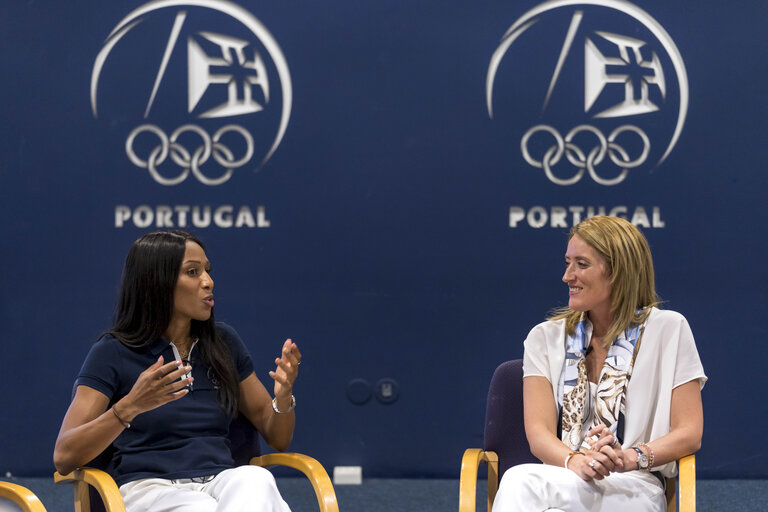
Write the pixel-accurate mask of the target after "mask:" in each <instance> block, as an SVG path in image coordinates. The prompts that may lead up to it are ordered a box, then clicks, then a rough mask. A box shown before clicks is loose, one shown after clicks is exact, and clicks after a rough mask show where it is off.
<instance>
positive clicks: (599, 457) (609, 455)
mask: <svg viewBox="0 0 768 512" xmlns="http://www.w3.org/2000/svg"><path fill="white" fill-rule="evenodd" d="M623 464H624V461H623V460H622V458H621V457H620V456H619V455H618V454H617V453H616V451H615V450H613V449H612V448H611V447H609V446H604V447H603V448H602V449H601V450H600V451H599V452H594V451H590V452H587V453H584V454H581V455H574V456H573V457H571V458H570V460H569V461H568V469H570V470H571V471H573V472H574V473H576V474H577V475H579V477H580V478H581V479H582V480H585V481H587V482H589V481H591V480H602V479H603V478H605V477H607V476H608V475H610V474H611V473H613V472H614V471H621V470H622V468H623Z"/></svg>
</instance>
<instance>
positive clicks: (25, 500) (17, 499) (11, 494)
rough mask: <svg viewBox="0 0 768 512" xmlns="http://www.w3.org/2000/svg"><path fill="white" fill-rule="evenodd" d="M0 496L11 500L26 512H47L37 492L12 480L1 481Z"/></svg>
mask: <svg viewBox="0 0 768 512" xmlns="http://www.w3.org/2000/svg"><path fill="white" fill-rule="evenodd" d="M0 498H5V499H7V500H11V501H12V502H14V503H15V504H17V505H18V506H20V507H21V510H23V511H24V512H45V507H44V506H43V503H42V502H41V501H40V499H39V498H38V497H37V496H35V493H33V492H32V491H30V490H29V489H27V488H26V487H23V486H21V485H17V484H14V483H11V482H0Z"/></svg>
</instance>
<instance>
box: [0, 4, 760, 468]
mask: <svg viewBox="0 0 768 512" xmlns="http://www.w3.org/2000/svg"><path fill="white" fill-rule="evenodd" d="M766 16H768V9H766V4H765V2H762V1H757V0H751V1H744V2H730V3H723V2H716V1H714V0H703V1H700V2H697V3H696V4H695V6H693V5H692V4H690V2H679V1H668V0H667V1H661V0H637V1H636V2H635V3H634V4H633V3H629V2H624V1H619V0H589V1H582V2H578V1H566V0H561V1H558V0H551V1H548V2H543V3H537V1H535V0H534V1H528V0H524V1H498V0H483V1H476V0H475V1H469V0H466V1H457V2H441V1H438V0H421V1H413V0H410V1H398V0H395V1H389V2H378V3H377V2H371V1H368V2H354V1H336V2H295V1H294V2H283V1H274V0H266V1H259V2H256V1H252V0H238V3H229V2H224V1H218V0H196V1H177V0H165V1H163V0H157V1H154V2H149V3H147V4H142V2H141V1H133V0H131V1H126V0H122V1H119V2H97V1H90V0H88V1H86V0H81V1H77V2H4V3H3V5H2V6H1V7H0V66H1V67H0V69H2V70H3V76H2V77H0V93H2V96H1V97H0V105H2V107H1V108H2V109H1V110H0V113H1V115H2V120H3V124H2V127H0V130H1V131H2V137H0V223H1V224H0V229H1V230H2V231H0V232H1V233H2V245H1V249H0V262H2V268H3V272H0V290H1V292H0V293H1V295H0V296H1V297H2V299H0V325H2V326H3V327H4V328H3V340H2V345H0V346H1V347H2V348H1V349H0V387H1V388H2V389H3V393H2V411H3V412H2V414H0V471H3V472H6V471H9V472H12V473H14V474H20V475H47V474H50V473H51V471H52V470H53V468H52V463H51V453H52V448H53V443H54V440H55V437H56V433H57V430H58V426H59V423H60V421H61V418H62V416H63V414H64V412H65V410H66V407H67V403H68V401H69V394H70V387H71V383H72V381H73V379H74V378H75V376H76V374H77V371H78V369H79V367H80V364H81V362H82V360H83V358H84V356H85V354H86V353H87V351H88V348H89V346H90V345H91V344H92V343H93V342H94V340H95V339H96V337H97V336H98V334H99V333H100V332H101V331H102V330H104V329H105V328H108V327H109V325H110V322H111V319H112V314H113V310H114V303H115V297H116V293H117V287H118V284H119V277H120V271H121V267H122V261H123V258H124V256H125V253H126V251H127V249H128V247H129V245H130V243H131V242H132V241H133V240H134V239H136V238H137V237H138V236H139V235H141V234H142V233H144V232H146V231H148V230H150V229H154V228H158V227H160V228H162V227H168V226H169V225H170V224H173V225H174V226H180V225H182V224H186V227H187V228H188V229H192V230H193V231H195V232H196V233H197V234H198V235H199V236H200V237H201V238H202V239H203V240H204V241H205V242H206V243H207V244H208V246H209V251H208V256H209V258H210V259H211V261H212V263H213V266H214V278H215V281H216V297H217V302H216V316H217V318H218V319H221V320H225V321H227V322H228V323H230V324H232V325H233V326H235V327H236V328H237V329H238V330H239V331H240V333H241V335H242V336H243V338H244V339H245V340H246V342H247V344H248V346H249V347H250V349H251V351H252V352H253V354H254V357H255V359H256V361H257V367H258V372H259V376H260V377H261V378H262V379H263V380H264V382H265V383H267V385H269V383H268V382H267V381H268V380H269V377H268V375H267V372H268V371H269V370H270V369H271V367H270V362H271V361H272V360H273V358H274V357H275V355H276V353H277V351H278V350H279V348H280V345H281V343H282V341H283V340H284V339H285V337H289V336H290V337H292V338H293V339H294V340H295V341H296V342H297V343H298V344H299V345H300V347H301V349H302V352H303V353H304V364H303V365H302V372H301V375H300V378H299V381H298V382H297V385H296V389H295V392H296V396H297V400H298V409H297V413H298V426H297V431H296V436H295V442H294V445H293V448H294V449H295V450H297V451H304V452H307V453H310V454H312V455H314V456H316V457H317V458H318V459H319V460H320V461H321V462H323V463H324V464H325V465H326V466H327V467H332V466H335V465H362V466H363V471H364V474H365V475H366V476H442V477H456V476H457V475H458V472H459V462H460V457H461V453H462V451H463V450H464V449H465V448H467V447H476V446H480V445H481V440H482V439H481V438H482V429H483V418H484V410H485V395H486V391H487V386H488V382H489V379H490V376H491V374H492V372H493V369H494V368H495V366H496V365H497V364H499V363H500V362H502V361H504V360H507V359H512V358H517V357H521V356H522V340H523V339H524V337H525V335H526V333H527V332H528V330H529V329H530V328H531V327H532V326H533V325H534V324H536V323H537V322H539V321H541V320H542V319H543V318H544V317H545V315H546V314H547V312H548V311H549V310H550V309H551V308H553V307H556V306H560V305H563V304H564V303H565V302H566V300H567V294H566V288H565V287H564V286H563V285H562V283H561V282H560V277H561V271H562V255H563V253H564V250H565V245H566V234H567V230H568V228H569V227H570V226H571V225H572V224H573V222H574V219H575V215H576V214H578V215H580V216H584V215H586V214H587V213H588V212H589V211H590V209H592V211H595V212H598V211H601V210H600V208H601V207H602V208H604V209H605V211H607V212H611V211H613V212H614V213H617V214H622V215H627V216H628V217H629V218H634V220H635V221H636V222H638V223H639V224H640V225H642V226H644V227H645V229H644V232H645V233H646V235H647V237H648V239H649V241H650V243H651V245H652V248H653V250H654V254H655V261H656V270H657V282H658V289H659V292H660V294H661V295H662V297H663V298H664V299H665V301H666V307H668V308H671V309H675V310H678V311H680V312H681V313H683V314H684V315H686V316H687V318H688V319H689V321H690V323H691V325H692V327H693V330H694V334H695V335H696V339H697V343H698V346H699V350H700V353H701V357H702V360H703V363H704V366H705V369H706V371H707V374H708V375H709V377H710V382H709V383H708V384H707V386H706V388H705V389H704V394H703V396H704V405H705V418H706V421H705V433H704V443H703V448H702V451H701V452H700V456H699V458H698V471H699V475H700V476H703V477H716V478H723V477H762V478H765V477H766V476H768V472H766V469H765V465H764V464H762V463H761V461H762V460H763V459H764V455H765V453H763V452H764V451H765V450H764V448H761V447H760V446H761V445H760V443H759V442H757V444H756V441H759V440H760V439H761V438H762V435H761V434H762V429H761V426H762V424H763V423H764V421H765V420H766V418H768V414H767V412H766V408H765V405H764V400H762V399H760V398H759V396H758V390H759V389H761V388H762V385H761V376H762V375H763V374H764V373H765V372H764V369H763V367H764V364H765V361H766V356H768V353H767V351H766V348H765V342H764V338H765V337H766V333H767V330H766V328H765V322H764V318H763V315H764V314H765V311H766V309H768V300H767V297H768V294H766V292H765V290H764V289H763V288H764V286H765V283H766V281H768V272H766V265H765V260H766V257H767V256H768V250H767V243H766V238H765V232H766V229H765V227H766V223H767V222H768V215H766V208H765V200H764V196H765V193H766V190H767V188H766V186H767V185H768V178H767V177H766V167H765V162H766V160H767V159H768V151H767V150H766V147H767V145H766V144H765V141H764V139H765V134H766V114H767V112H766V107H767V106H768V99H766V95H765V83H766V78H768V74H767V71H766V66H765V63H766V59H767V58H768V52H767V51H766V50H767V49H768V48H767V47H768V41H766V37H765V29H764V21H765V19H766ZM508 31H509V32H508ZM491 81H492V86H491V87H489V82H491ZM627 84H631V88H630V87H629V86H627ZM550 89H551V92H550V93H548V91H549V90H550ZM153 91H154V92H153ZM489 104H490V107H491V108H490V110H492V115H491V113H490V112H489ZM147 125H151V126H152V127H154V128H148V129H147V128H142V127H145V126H147ZM187 125H194V127H193V128H189V127H188V126H187ZM233 126H234V128H227V129H225V130H224V132H222V133H220V134H219V135H220V137H219V143H215V141H214V138H215V134H216V133H217V132H219V131H220V130H222V129H224V128H225V127H233ZM537 126H546V127H549V128H543V129H537V128H536V127H537ZM584 126H587V128H584ZM626 126H629V127H630V128H621V127H626ZM185 127H186V128H185ZM579 127H581V128H579ZM617 130H618V131H617ZM175 131H176V132H177V133H176V136H175V137H174V136H173V133H174V132H175ZM569 132H572V133H571V134H570V136H569V135H568V134H569ZM132 133H135V137H134V138H133V140H132V141H131V144H130V146H131V148H132V151H133V152H134V153H135V155H136V157H135V158H134V160H135V162H134V161H132V160H131V159H130V157H129V153H130V152H129V151H127V150H126V146H127V142H128V141H129V140H130V139H131V134H132ZM611 133H614V137H613V139H612V140H609V138H610V136H611ZM526 134H528V135H526ZM558 137H559V139H558ZM172 139H174V140H175V143H173V140H172ZM523 140H525V141H526V145H525V147H526V149H527V151H528V153H529V154H530V160H531V161H533V162H534V164H535V165H532V164H530V163H529V162H527V161H526V159H525V158H524V155H523V148H522V145H521V141H523ZM558 140H559V141H560V142H559V144H561V148H562V150H563V151H562V154H559V153H560V151H559V150H558ZM164 141H165V142H164ZM206 141H207V142H206ZM249 141H250V142H249ZM601 141H602V142H601ZM164 144H165V146H164ZM249 145H250V148H251V150H252V154H250V153H248V151H249ZM166 150H167V151H166ZM153 152H154V153H153ZM243 156H246V157H247V158H245V160H246V161H245V162H242V163H241V162H237V165H230V166H229V167H231V168H232V171H231V176H229V178H226V179H225V178H222V179H221V180H219V181H220V183H218V184H216V183H215V182H216V180H217V178H218V177H221V176H225V175H226V173H227V171H226V168H225V167H226V166H224V167H223V166H222V164H221V163H219V162H223V163H225V164H226V162H227V160H229V161H232V160H237V159H240V158H241V157H243ZM216 157H218V160H219V162H217V161H216ZM569 158H570V161H569ZM626 160H638V164H637V165H636V166H634V167H631V168H630V167H628V166H622V165H618V164H621V163H622V161H626ZM150 161H151V162H154V165H156V172H157V176H155V177H153V175H152V173H151V172H150V171H149V170H148V169H147V168H146V167H147V166H148V165H149V163H148V162H150ZM545 161H546V162H545ZM537 162H539V163H538V164H537ZM542 162H543V163H542ZM544 163H546V164H547V165H548V166H549V167H550V174H551V177H552V178H551V179H550V178H548V177H547V174H546V172H545V170H544V169H542V168H537V167H536V165H539V166H543V165H544ZM590 168H591V170H592V174H591V173H590ZM622 168H626V169H627V170H626V172H625V173H624V174H625V175H624V177H623V178H622V179H616V180H614V181H615V183H612V184H606V180H608V181H610V180H611V179H612V178H615V177H618V176H622V172H623V171H622ZM196 170H198V171H199V176H198V175H197V174H196V173H195V171H196ZM593 174H594V176H596V178H594V177H592V175H593ZM176 178H178V180H177V181H178V183H175V182H174V183H173V184H169V181H174V180H175V179H176ZM212 180H213V182H212ZM570 181H572V182H570ZM563 182H569V183H568V184H563ZM164 183H165V184H164ZM617 207H618V209H617V210H614V208H617ZM206 209H209V210H210V212H211V215H210V218H209V217H207V216H206ZM195 211H197V217H195ZM217 211H218V216H217V215H216V212H217ZM644 215H645V216H644ZM206 219H208V220H206ZM761 290H763V291H761ZM383 378H389V379H393V380H394V381H395V382H396V384H397V388H398V390H399V398H398V400H397V401H395V402H394V403H389V404H384V403H381V402H379V401H378V400H377V399H376V398H372V399H371V400H370V401H368V402H367V403H365V404H363V405H356V404H353V403H352V402H350V401H349V400H348V399H347V384H348V383H349V382H350V381H352V380H354V379H364V380H366V381H368V382H369V383H370V384H371V385H375V384H376V383H377V382H378V381H379V380H380V379H383ZM744 440H746V441H744Z"/></svg>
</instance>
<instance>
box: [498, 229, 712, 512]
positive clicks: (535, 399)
mask: <svg viewBox="0 0 768 512" xmlns="http://www.w3.org/2000/svg"><path fill="white" fill-rule="evenodd" d="M563 282H564V283H565V284H566V285H567V286H568V307H566V308H563V309H562V310H560V311H558V312H556V314H555V315H554V316H553V317H551V318H549V319H548V320H547V321H546V322H543V323H541V324H539V325H537V326H536V327H534V328H533V329H532V330H531V332H530V333H529V334H528V338H527V339H526V340H525V344H524V345H525V353H524V358H523V403H524V419H525V433H526V437H527V438H528V444H529V446H530V448H531V453H533V455H535V456H536V457H537V458H539V459H540V460H541V461H542V462H543V463H544V464H521V465H519V466H515V467H512V468H510V469H509V470H507V471H506V472H505V473H504V475H503V477H502V480H501V482H500V485H499V492H498V494H497V495H496V499H495V501H494V505H493V511H494V512H507V511H510V512H511V511H537V512H538V511H541V510H552V511H569V512H594V511H611V512H613V511H615V510H622V511H624V512H630V511H633V512H635V511H636V512H640V511H642V512H646V511H647V512H652V511H656V512H661V511H664V510H666V500H665V494H664V477H673V476H675V475H676V472H677V466H676V464H675V461H676V460H677V459H679V458H681V457H683V456H686V455H689V454H691V453H694V452H696V451H697V450H698V449H699V447H700V445H701V435H702V430H703V423H704V419H703V412H702V403H701V388H702V387H703V386H704V383H705V382H706V380H707V377H706V376H705V375H704V369H703V367H702V365H701V361H700V359H699V354H698V351H697V350H696V344H695V343H694V340H693V334H692V333H691V328H690V327H689V326H688V322H687V321H686V320H685V318H684V317H683V316H682V315H680V314H679V313H675V312H674V311H662V310H660V309H659V308H658V298H657V296H656V290H655V283H654V271H653V261H652V259H651V251H650V249H649V247H648V242H647V241H646V239H645V237H644V236H643V235H642V233H640V231H639V230H638V229H637V228H636V227H635V226H633V225H632V224H631V223H629V222H628V221H626V220H624V219H620V218H616V217H605V216H600V217H592V218H589V219H586V220H584V221H582V222H581V223H579V224H578V225H576V226H575V227H574V228H573V229H572V230H571V236H570V238H569V241H568V248H567V250H566V252H565V273H564V274H563Z"/></svg>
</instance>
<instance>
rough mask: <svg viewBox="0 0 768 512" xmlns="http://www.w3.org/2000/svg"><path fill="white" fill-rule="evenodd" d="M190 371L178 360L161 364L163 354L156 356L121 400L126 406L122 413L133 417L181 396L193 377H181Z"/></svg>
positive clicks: (186, 390)
mask: <svg viewBox="0 0 768 512" xmlns="http://www.w3.org/2000/svg"><path fill="white" fill-rule="evenodd" d="M190 371H192V367H190V366H182V364H181V362H180V361H172V362H170V363H167V364H163V356H160V357H158V358H157V361H156V362H155V363H154V364H153V365H152V366H150V367H149V368H147V369H146V370H144V371H143V372H141V373H140V374H139V378H138V379H136V382H135V383H134V384H133V387H132V388H131V391H130V392H129V393H128V394H127V395H126V396H125V398H124V399H123V400H121V402H123V401H125V402H127V408H126V406H123V410H124V414H126V415H128V416H130V417H133V416H136V415H137V414H140V413H142V412H147V411H151V410H152V409H156V408H158V407H160V406H161V405H165V404H167V403H168V402H172V401H174V400H178V399H179V398H181V397H183V396H184V395H186V394H187V393H189V390H188V389H187V384H189V383H190V382H192V381H193V380H194V379H193V378H192V377H191V376H190V377H189V379H182V378H181V377H182V375H184V374H186V373H189V372H190ZM126 409H127V410H126ZM128 421H130V419H128Z"/></svg>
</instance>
